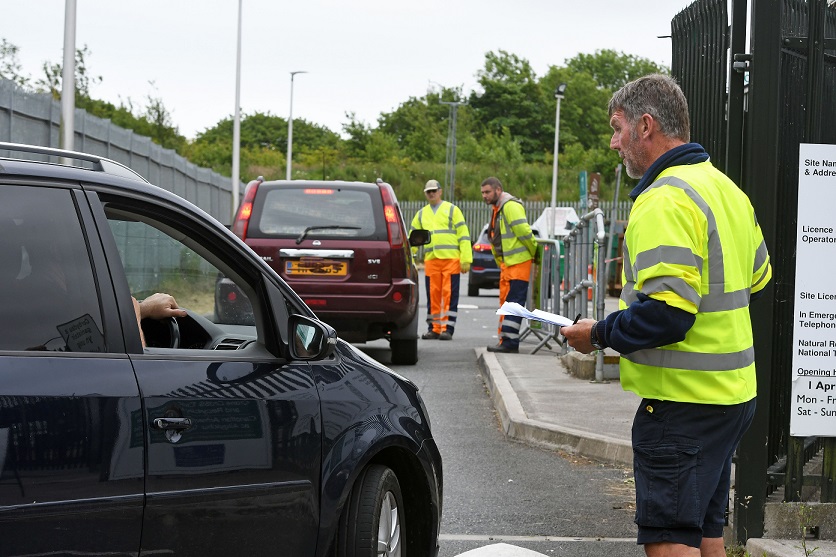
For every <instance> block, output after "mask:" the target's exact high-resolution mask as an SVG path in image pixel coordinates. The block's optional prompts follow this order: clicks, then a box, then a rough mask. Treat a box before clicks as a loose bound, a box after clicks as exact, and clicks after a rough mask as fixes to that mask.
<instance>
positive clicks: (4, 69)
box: [0, 39, 31, 88]
mask: <svg viewBox="0 0 836 557" xmlns="http://www.w3.org/2000/svg"><path fill="white" fill-rule="evenodd" d="M19 51H20V49H19V48H18V47H17V45H14V44H12V43H10V42H8V41H7V40H6V39H0V78H3V79H8V80H9V81H13V82H14V83H16V84H17V85H18V86H19V87H23V88H28V87H29V82H30V81H31V79H30V78H29V77H28V76H25V75H23V68H22V67H21V66H20V61H19V60H18V58H17V53H18V52H19Z"/></svg>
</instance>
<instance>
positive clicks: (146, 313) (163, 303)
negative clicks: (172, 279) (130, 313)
mask: <svg viewBox="0 0 836 557" xmlns="http://www.w3.org/2000/svg"><path fill="white" fill-rule="evenodd" d="M139 315H140V320H142V319H145V318H150V319H165V318H167V317H185V316H186V310H184V309H180V306H178V305H177V301H176V300H175V299H174V296H171V295H170V294H162V293H160V292H157V293H156V294H152V295H150V296H148V297H147V298H145V299H144V300H142V301H141V302H139Z"/></svg>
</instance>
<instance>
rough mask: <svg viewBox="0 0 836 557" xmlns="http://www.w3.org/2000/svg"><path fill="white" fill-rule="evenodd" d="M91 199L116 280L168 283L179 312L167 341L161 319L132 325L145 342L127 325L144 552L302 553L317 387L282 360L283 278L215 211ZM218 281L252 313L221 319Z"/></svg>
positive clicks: (142, 291)
mask: <svg viewBox="0 0 836 557" xmlns="http://www.w3.org/2000/svg"><path fill="white" fill-rule="evenodd" d="M100 199H101V201H102V203H103V205H102V213H101V218H102V219H103V220H105V221H106V222H105V224H104V225H103V226H100V229H101V230H104V231H105V232H106V233H104V234H103V236H104V237H105V243H106V244H109V246H110V247H109V248H108V249H107V253H108V258H109V261H110V262H111V268H113V269H118V270H120V271H121V274H122V278H121V281H124V283H126V284H127V285H128V287H129V288H130V291H131V292H132V293H133V295H134V296H135V297H137V298H138V299H140V300H141V299H142V298H143V297H144V296H146V295H148V294H152V293H154V292H165V293H168V294H171V295H173V296H174V297H175V298H176V299H177V300H178V303H179V305H180V306H181V307H183V308H186V309H187V310H189V314H188V316H187V317H184V318H177V319H176V322H177V324H178V326H177V329H178V332H179V338H180V343H179V347H176V348H174V347H172V337H173V336H175V334H174V333H173V331H172V328H171V325H172V323H171V322H167V323H166V322H158V321H154V320H145V321H143V325H142V329H143V331H144V336H145V339H146V342H147V346H146V347H145V348H142V347H141V346H140V345H139V343H138V339H139V335H138V329H137V327H136V323H135V320H134V322H132V323H130V325H131V326H129V327H126V328H125V331H126V344H127V345H128V351H129V352H130V357H131V361H132V363H133V366H134V370H135V372H136V376H137V380H138V383H139V387H140V391H141V396H142V402H143V419H142V425H141V427H142V431H143V438H144V446H145V448H146V451H147V474H146V508H145V516H144V525H143V533H142V554H148V555H150V554H156V553H159V552H173V553H175V554H186V553H188V554H192V555H202V556H210V555H232V554H249V555H260V554H268V553H270V552H275V551H276V550H277V548H281V552H282V553H284V554H287V555H294V556H296V555H298V556H304V555H313V553H314V551H315V548H316V541H317V528H318V520H317V517H318V514H319V496H318V493H319V471H320V458H321V456H320V451H321V447H320V444H321V440H320V437H321V435H320V433H321V432H320V422H321V418H320V406H319V395H318V392H317V388H316V385H315V384H314V382H313V379H312V377H311V373H310V368H309V365H308V364H307V363H305V362H298V363H294V362H291V361H288V358H287V357H286V347H284V346H283V339H286V338H287V331H286V327H287V321H288V318H289V315H290V313H289V310H288V305H289V303H290V302H289V301H288V300H287V299H285V297H284V295H283V293H282V291H281V288H282V287H283V286H282V285H281V284H280V281H276V282H277V283H278V284H274V283H272V282H271V281H270V280H269V278H267V277H265V276H264V275H263V274H262V273H263V272H268V273H269V270H266V269H263V267H262V266H261V264H260V263H259V262H258V260H257V259H256V258H255V257H254V256H253V255H252V254H251V253H250V252H249V250H246V253H244V252H243V251H242V250H241V249H240V245H239V244H237V243H236V242H235V240H234V238H231V237H230V236H228V235H226V231H225V230H223V229H221V228H220V227H218V226H217V224H216V223H214V221H211V222H210V221H208V220H207V221H199V219H198V218H192V217H191V215H190V214H189V212H188V210H185V209H182V208H180V209H178V208H176V207H175V208H171V209H170V210H159V209H156V208H154V209H153V210H152V208H150V207H147V206H144V205H143V204H142V203H136V202H135V201H133V200H127V199H123V198H120V197H119V196H118V195H107V194H104V193H103V194H101V197H100ZM212 223H214V226H213V224H212ZM221 277H223V280H224V281H229V280H232V281H234V283H235V286H236V287H237V289H238V292H240V294H241V295H243V296H246V297H247V298H248V303H249V305H250V306H252V317H251V318H250V320H249V322H248V321H247V320H246V319H244V320H241V319H236V320H235V322H234V323H225V322H224V319H223V317H222V316H221V315H219V313H218V312H217V305H216V304H215V296H216V289H217V288H218V285H219V284H220V278H221ZM119 302H120V303H121V304H122V305H123V307H124V306H126V305H128V304H130V303H131V301H130V300H129V299H120V300H119ZM297 303H298V302H297ZM239 317H240V316H239Z"/></svg>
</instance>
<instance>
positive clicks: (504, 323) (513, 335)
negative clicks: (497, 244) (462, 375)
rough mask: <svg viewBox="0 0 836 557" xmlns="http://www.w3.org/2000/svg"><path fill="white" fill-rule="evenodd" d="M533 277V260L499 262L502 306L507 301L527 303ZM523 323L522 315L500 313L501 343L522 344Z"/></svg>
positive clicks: (513, 345)
mask: <svg viewBox="0 0 836 557" xmlns="http://www.w3.org/2000/svg"><path fill="white" fill-rule="evenodd" d="M530 278H531V260H530V259H529V260H528V261H523V262H522V263H518V264H516V265H505V264H504V263H500V264H499V305H500V307H501V306H502V304H504V303H505V302H506V301H508V302H516V303H518V304H520V305H521V306H524V305H525V299H526V297H528V281H529V279H530ZM521 325H522V317H515V316H513V315H500V316H499V327H498V329H497V334H498V335H499V343H500V344H504V345H507V346H510V347H512V348H513V347H516V346H519V344H520V326H521Z"/></svg>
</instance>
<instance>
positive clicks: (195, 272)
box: [106, 207, 255, 347]
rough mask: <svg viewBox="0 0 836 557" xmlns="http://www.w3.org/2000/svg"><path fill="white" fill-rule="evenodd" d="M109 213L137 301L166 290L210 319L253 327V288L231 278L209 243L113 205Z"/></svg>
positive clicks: (129, 282)
mask: <svg viewBox="0 0 836 557" xmlns="http://www.w3.org/2000/svg"><path fill="white" fill-rule="evenodd" d="M106 214H107V217H108V224H109V225H110V229H111V231H112V232H113V237H114V239H115V241H116V247H117V249H118V250H119V256H120V259H121V260H122V266H123V268H124V270H125V276H126V278H127V280H128V286H129V288H130V290H131V294H132V295H133V296H134V297H135V298H136V299H137V300H140V301H141V300H143V299H145V298H146V297H148V296H150V295H152V294H154V293H156V292H162V293H165V294H170V295H171V296H173V297H174V298H175V300H177V304H178V306H180V307H181V308H184V309H187V310H190V311H192V312H194V313H195V314H197V315H199V316H201V317H202V318H204V319H207V320H209V321H211V322H212V323H215V324H219V325H249V326H255V320H254V316H253V310H252V306H251V304H250V295H252V287H250V286H247V285H245V284H244V283H243V282H242V281H241V280H240V279H233V278H230V277H229V276H228V275H230V274H231V273H230V272H229V271H228V270H227V269H221V267H222V266H223V263H222V262H221V260H220V259H218V258H216V257H215V256H214V255H213V254H211V252H209V251H208V249H207V248H206V247H204V246H201V245H199V244H197V243H196V242H194V241H191V240H189V239H188V236H186V235H185V234H182V233H179V232H177V231H175V230H172V229H170V228H169V227H167V226H165V225H163V224H160V223H158V222H156V221H154V220H151V219H148V218H144V217H142V216H140V215H135V214H131V213H127V212H125V211H123V210H117V209H114V208H112V207H108V208H106ZM175 236H177V237H176V238H175ZM187 243H188V245H187ZM210 258H211V259H213V262H210V260H209V259H210ZM192 347H193V346H192Z"/></svg>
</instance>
